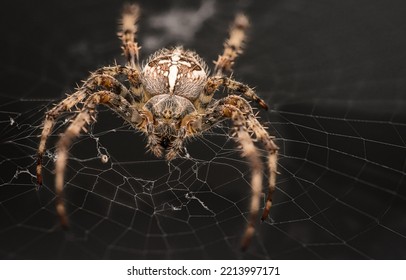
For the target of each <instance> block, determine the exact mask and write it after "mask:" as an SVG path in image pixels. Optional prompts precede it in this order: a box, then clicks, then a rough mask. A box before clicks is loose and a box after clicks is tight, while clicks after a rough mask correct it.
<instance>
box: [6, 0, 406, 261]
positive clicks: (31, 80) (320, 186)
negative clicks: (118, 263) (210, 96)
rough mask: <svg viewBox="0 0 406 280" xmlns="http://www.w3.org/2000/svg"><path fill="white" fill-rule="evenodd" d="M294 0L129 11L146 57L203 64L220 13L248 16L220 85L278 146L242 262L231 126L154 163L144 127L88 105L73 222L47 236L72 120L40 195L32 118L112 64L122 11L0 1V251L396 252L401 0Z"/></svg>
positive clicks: (241, 215)
mask: <svg viewBox="0 0 406 280" xmlns="http://www.w3.org/2000/svg"><path fill="white" fill-rule="evenodd" d="M307 2H308V1H300V0H289V1H237V2H236V1H207V2H204V1H202V2H201V3H200V2H198V1H196V2H195V1H193V2H192V3H191V1H189V2H188V1H170V2H164V3H161V1H159V4H158V1H156V2H154V1H148V2H147V1H141V6H142V8H143V17H142V18H141V22H140V34H139V37H140V38H139V39H140V42H141V44H142V45H143V49H142V54H143V56H144V57H147V55H148V54H150V53H151V52H153V51H154V50H155V48H157V47H161V46H162V47H163V46H168V45H173V44H178V43H182V44H184V45H185V46H186V47H188V48H192V49H195V50H196V51H197V52H198V53H200V54H201V55H202V56H203V57H204V58H205V60H206V61H208V62H209V61H210V60H211V59H215V58H216V57H217V55H218V53H220V51H221V44H222V42H223V38H225V36H226V32H227V27H228V24H229V22H230V21H231V20H232V18H233V16H234V14H235V12H237V11H239V10H244V11H245V12H246V13H247V14H248V15H249V16H250V18H251V21H252V26H253V27H252V29H251V31H250V40H249V42H248V43H247V49H246V53H245V54H244V55H243V56H242V57H241V58H240V59H239V60H238V64H237V65H236V69H235V70H236V72H235V73H234V77H235V78H236V79H238V80H240V81H243V82H247V83H248V84H250V85H255V86H256V89H257V91H258V93H259V95H260V96H262V97H263V98H265V99H266V101H267V102H268V104H270V108H271V110H270V111H269V112H260V117H261V121H262V122H263V123H265V124H266V126H267V127H268V130H269V132H270V133H271V134H273V135H275V136H276V142H277V144H278V145H279V146H280V148H281V149H280V159H279V170H280V172H281V174H280V175H279V176H278V185H277V191H276V193H275V195H274V204H273V207H272V209H271V213H270V219H269V220H267V221H265V222H263V223H259V222H258V224H257V227H256V229H257V232H256V234H255V237H254V239H253V242H252V245H251V246H250V248H249V249H248V251H247V252H241V251H240V250H239V241H240V238H241V235H242V233H243V231H244V229H245V226H246V224H247V217H248V212H249V202H250V198H251V189H250V185H249V181H250V169H249V166H248V165H247V163H246V161H245V160H244V159H243V158H241V156H240V151H239V149H238V148H237V145H236V144H235V142H234V140H233V139H232V138H231V137H230V134H229V125H230V124H229V123H224V124H222V125H221V126H219V127H218V128H215V129H213V130H212V131H211V132H209V133H207V134H206V135H204V137H202V138H200V139H196V140H194V141H191V142H190V143H188V145H187V152H186V153H185V156H184V157H183V158H180V159H176V160H174V161H172V162H170V163H168V162H166V161H164V160H162V159H157V158H154V157H153V156H152V155H150V154H148V153H146V152H145V139H144V137H143V136H142V135H141V134H139V133H135V132H134V131H133V130H132V129H131V128H129V127H128V126H127V125H124V124H123V122H122V120H120V119H118V118H117V117H116V116H115V115H114V114H112V113H111V112H110V111H108V110H106V109H104V108H100V111H99V114H98V121H97V122H96V124H94V125H93V126H92V127H91V128H90V129H89V134H88V135H82V136H81V137H79V138H78V139H77V141H75V142H74V144H73V145H72V147H71V149H70V158H69V163H68V170H67V174H66V179H65V180H66V185H65V198H66V205H67V209H68V213H69V219H70V223H71V229H70V230H69V231H63V230H61V229H60V227H59V224H58V221H57V219H56V217H55V209H54V208H55V206H54V200H55V194H54V185H53V181H54V174H53V169H54V160H55V149H54V144H55V141H57V139H58V135H59V133H61V132H63V129H64V128H65V127H66V124H67V122H68V121H69V118H70V117H71V114H65V115H63V116H62V117H61V119H60V120H59V121H58V123H57V125H56V128H55V131H54V133H53V134H52V136H51V137H50V140H49V142H48V149H47V153H46V155H45V158H44V185H43V186H42V187H41V188H40V189H38V190H37V189H36V184H35V181H36V179H35V160H36V155H35V154H36V150H37V146H38V143H39V139H38V135H39V134H40V131H41V124H42V121H43V116H44V113H45V111H46V109H47V108H50V107H51V106H52V104H54V103H55V102H57V101H58V100H59V99H60V98H62V97H63V93H71V92H72V90H73V88H74V87H75V83H76V82H78V81H80V80H81V79H84V78H85V77H86V76H87V73H88V71H90V70H94V69H96V68H97V67H100V66H102V65H108V64H112V63H114V58H116V59H117V60H119V59H121V57H120V50H119V48H118V45H119V42H118V40H117V39H116V38H115V36H114V34H115V32H116V23H117V20H116V19H117V17H118V15H119V12H120V7H121V3H113V2H108V1H98V2H97V4H95V2H92V1H81V2H80V3H74V4H73V3H67V2H66V3H65V2H60V3H58V4H57V5H56V4H55V3H54V1H41V3H36V4H35V5H34V4H31V3H28V2H27V3H25V2H23V3H18V1H13V2H10V1H9V2H8V3H7V7H5V8H3V9H1V10H2V11H3V12H7V15H2V17H1V20H2V25H1V26H2V28H3V34H4V36H3V37H2V38H1V40H2V45H3V46H4V47H5V49H6V51H5V52H4V53H3V54H6V57H4V58H3V59H2V60H1V61H2V63H1V64H0V67H1V68H2V72H3V75H2V87H1V89H0V90H1V94H0V95H1V103H0V104H1V105H0V134H1V143H0V149H1V153H0V156H1V158H0V170H1V176H0V256H1V257H2V258H6V259H14V258H17V259H21V258H26V259H27V258H28V259H29V258H32V259H43V258H45V259H55V258H58V259H67V258H71V259H72V258H73V259H81V258H94V259H99V258H108V259H113V258H120V259H130V258H131V259H134V258H142V259H154V258H159V259H162V258H165V259H223V258H228V259H234V258H251V259H255V258H258V259H264V258H265V259H268V258H269V259H388V258H390V259H404V258H405V257H406V255H405V251H404V250H403V248H405V247H406V218H405V215H404V213H405V210H406V189H405V187H406V183H405V171H406V161H405V158H406V144H405V141H406V139H405V138H406V113H405V108H406V106H405V101H406V98H405V92H406V80H405V76H406V71H405V70H404V69H405V68H404V65H405V62H406V55H405V49H406V41H405V39H404V34H406V26H405V22H404V16H403V15H404V14H405V5H404V4H403V3H402V2H400V1H398V3H392V5H391V6H385V4H383V3H381V2H380V1H356V3H355V2H354V1H347V2H348V3H345V1H344V2H342V1H341V2H340V1H325V0H323V1H312V3H307ZM392 2H396V1H392ZM3 5H5V4H3ZM13 5H15V6H13ZM17 7H18V9H17ZM113 11H114V12H113ZM72 18H77V19H81V20H77V21H72ZM179 21H180V22H181V23H182V24H181V26H183V27H184V28H185V30H182V31H181V32H179V28H180V27H179V26H180V25H179ZM10 22H13V23H15V24H12V25H11V26H10V24H9V23H10ZM163 23H164V24H163ZM187 27H189V28H187ZM143 42H145V43H143ZM221 96H224V94H222V93H219V95H218V97H221ZM105 159H108V160H107V162H103V160H105ZM263 160H266V158H265V156H264V157H263ZM266 176H267V174H264V177H266ZM264 187H265V186H264ZM262 206H263V199H262V205H261V207H262Z"/></svg>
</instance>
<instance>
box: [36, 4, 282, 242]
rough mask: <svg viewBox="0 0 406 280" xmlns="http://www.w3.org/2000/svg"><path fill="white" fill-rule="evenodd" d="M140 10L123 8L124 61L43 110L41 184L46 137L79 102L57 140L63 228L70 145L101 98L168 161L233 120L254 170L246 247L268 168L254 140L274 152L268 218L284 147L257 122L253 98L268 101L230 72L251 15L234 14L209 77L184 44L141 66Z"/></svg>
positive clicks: (93, 118)
mask: <svg viewBox="0 0 406 280" xmlns="http://www.w3.org/2000/svg"><path fill="white" fill-rule="evenodd" d="M139 11H140V9H139V7H138V5H135V4H127V5H125V6H124V9H123V13H122V21H121V25H120V32H119V33H118V35H119V38H121V40H122V44H123V45H122V49H123V53H124V56H125V57H126V59H127V63H126V65H124V66H121V65H115V66H108V67H102V68H100V69H98V70H96V71H95V72H93V73H92V74H91V75H90V77H89V78H88V79H87V80H86V81H84V83H83V85H82V86H81V87H79V88H78V89H77V91H76V92H74V93H73V94H71V95H69V96H68V97H66V98H65V99H64V100H62V101H61V102H59V103H58V104H57V105H55V106H54V107H53V108H52V109H50V110H49V111H47V113H46V114H45V120H44V126H43V130H42V134H41V140H40V144H39V148H38V160H37V170H36V171H37V180H38V184H39V185H41V184H42V157H43V154H44V151H45V144H46V140H47V138H48V136H49V135H50V133H51V131H52V128H53V126H54V124H55V122H56V120H57V118H58V117H59V116H60V115H61V114H62V113H63V112H66V111H70V110H72V109H73V108H78V111H77V113H76V115H75V116H74V118H73V119H72V122H71V123H70V124H69V126H68V127H67V129H66V130H65V132H64V133H63V134H62V135H61V136H60V139H59V141H58V143H57V146H56V148H57V149H56V153H57V157H56V163H55V178H56V179H55V188H56V211H57V215H58V217H59V220H60V223H61V226H62V227H64V228H67V227H68V217H67V214H66V209H65V205H64V202H63V187H64V173H65V168H66V163H67V159H68V149H69V147H70V145H71V143H72V141H73V139H74V138H75V137H77V136H78V135H79V134H80V132H81V131H82V130H83V131H85V132H86V126H87V125H90V124H91V123H93V122H95V121H96V113H97V110H96V109H97V106H98V105H99V104H103V105H105V106H107V107H108V108H110V109H111V110H113V111H114V112H115V113H116V114H118V115H119V116H120V117H121V118H123V119H124V120H125V121H126V122H127V123H128V124H130V125H131V126H132V127H133V128H134V129H136V130H139V131H141V132H143V133H144V134H145V135H146V138H147V148H148V149H149V150H150V151H151V152H152V153H153V154H154V155H155V156H157V157H162V156H165V158H166V160H168V161H170V160H172V159H174V158H176V157H177V156H178V155H179V154H181V153H182V150H183V143H184V142H185V140H186V139H189V138H192V137H195V136H200V135H201V134H202V133H203V132H205V131H207V130H209V129H210V128H212V127H213V126H215V125H217V124H219V122H222V121H224V120H226V119H231V121H232V124H233V128H232V129H233V132H234V134H233V135H234V137H235V139H236V141H237V142H239V144H240V145H241V149H242V154H243V156H245V157H246V158H247V160H248V162H249V164H250V166H251V168H252V177H251V187H252V200H251V207H250V215H249V221H248V225H247V228H246V230H245V233H244V235H243V237H242V241H241V247H242V249H246V248H247V246H248V245H249V243H250V241H251V239H252V236H253V234H254V231H255V228H254V225H255V222H256V219H257V215H258V211H259V207H260V198H261V194H262V176H263V175H262V174H263V173H262V169H263V166H262V161H261V159H260V153H259V151H258V149H257V148H256V147H255V145H254V142H255V141H259V142H261V143H262V144H263V146H264V147H265V149H266V151H267V153H268V169H269V173H270V175H269V190H268V196H267V199H266V203H265V207H264V211H263V214H262V220H264V219H266V218H267V216H268V213H269V209H270V207H271V204H272V194H273V192H274V190H275V182H276V175H277V173H278V172H277V154H278V147H277V146H276V144H275V143H274V142H273V140H272V139H273V138H274V137H272V136H270V135H269V134H268V132H267V131H266V130H265V128H264V127H263V126H262V125H261V124H260V123H259V122H258V120H257V118H256V117H255V115H254V113H253V109H252V107H251V105H250V104H249V103H248V101H247V100H246V99H248V100H253V101H255V102H256V103H258V104H259V105H260V106H261V107H262V108H264V109H268V107H267V105H266V104H265V102H264V101H263V100H262V99H261V98H259V97H258V96H257V95H256V93H255V92H254V90H253V89H252V88H250V87H249V86H247V85H245V84H243V83H240V82H238V81H235V80H233V79H232V78H231V75H229V73H231V71H232V66H233V65H234V60H235V59H236V57H237V56H238V55H239V54H240V53H241V52H242V45H243V42H244V39H245V31H246V29H247V28H248V25H249V24H248V19H247V17H245V16H244V15H242V14H238V15H237V16H236V18H235V20H234V22H233V24H232V26H231V29H230V33H229V38H228V39H227V40H226V41H225V43H224V52H223V54H222V55H220V56H219V57H218V59H217V61H216V62H214V63H215V69H214V74H213V75H209V70H208V67H207V66H206V63H205V62H204V61H203V60H202V59H201V58H200V57H199V55H198V54H197V53H195V52H194V51H190V50H185V49H183V48H182V47H181V46H178V47H174V48H171V49H161V50H158V51H157V52H155V53H154V54H153V55H151V56H150V57H149V58H148V59H147V61H146V62H145V63H144V65H142V66H140V64H139V60H138V58H139V50H140V47H139V46H138V43H137V41H136V33H137V29H138V27H137V21H138V18H139ZM224 73H227V74H228V75H226V74H224ZM220 87H223V88H225V89H227V91H228V95H227V96H226V97H224V98H221V99H218V100H216V99H213V95H214V93H215V92H216V91H217V90H218V89H219V88H220ZM251 135H252V136H251Z"/></svg>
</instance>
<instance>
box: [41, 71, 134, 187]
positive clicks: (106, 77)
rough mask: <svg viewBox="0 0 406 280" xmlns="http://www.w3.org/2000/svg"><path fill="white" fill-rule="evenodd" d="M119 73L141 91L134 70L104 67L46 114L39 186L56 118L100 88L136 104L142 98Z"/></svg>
mask: <svg viewBox="0 0 406 280" xmlns="http://www.w3.org/2000/svg"><path fill="white" fill-rule="evenodd" d="M119 74H124V75H126V76H127V77H128V80H129V82H130V85H131V87H132V88H140V89H139V91H141V85H140V84H139V83H140V82H139V75H138V73H137V72H134V70H132V69H128V68H126V67H119V66H117V67H104V68H100V69H99V70H97V71H96V72H94V73H93V74H92V75H91V76H90V78H89V79H88V80H87V81H85V83H84V84H83V86H81V87H80V88H79V89H78V90H77V91H76V92H75V93H73V94H71V95H69V96H68V97H67V98H65V99H64V100H62V101H61V102H59V103H58V104H57V105H55V107H53V108H52V109H50V110H49V111H48V112H47V113H46V114H45V120H44V125H43V129H42V132H41V139H40V144H39V147H38V151H37V166H36V173H37V183H38V185H39V186H41V185H42V161H43V155H44V152H45V148H46V141H47V139H48V137H49V135H50V134H51V132H52V129H53V127H54V125H55V122H56V120H57V119H58V117H59V116H60V115H61V114H62V113H64V112H66V111H70V110H71V109H72V108H73V107H75V106H76V105H77V104H78V103H80V102H81V101H82V100H83V99H85V98H86V97H87V96H89V95H91V94H92V93H94V92H96V91H98V89H99V88H105V89H108V90H110V91H113V92H115V93H117V94H119V95H120V96H122V97H124V98H127V99H129V101H130V102H131V103H135V104H136V103H137V100H136V98H137V99H141V98H140V97H137V96H136V95H135V94H132V93H130V92H129V90H128V89H127V88H126V87H125V86H124V85H123V84H121V83H120V82H119V81H118V80H117V79H115V78H114V76H116V75H119ZM135 93H137V91H135Z"/></svg>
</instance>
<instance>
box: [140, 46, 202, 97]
mask: <svg viewBox="0 0 406 280" xmlns="http://www.w3.org/2000/svg"><path fill="white" fill-rule="evenodd" d="M207 76H208V73H207V66H206V63H205V62H204V61H203V60H202V59H201V58H200V57H199V56H198V55H197V54H196V53H195V52H193V51H189V50H184V49H183V48H182V47H176V48H173V49H162V50H159V51H157V52H156V53H155V54H153V55H152V56H151V57H150V58H149V59H148V61H147V62H146V64H145V65H144V68H143V72H142V80H143V84H144V88H145V90H146V91H147V92H148V93H149V94H150V95H151V96H155V95H159V94H170V95H179V96H183V97H185V98H187V99H189V100H190V101H192V102H193V101H194V100H196V99H197V98H198V97H199V95H200V93H201V92H202V91H203V89H204V86H205V84H206V81H207Z"/></svg>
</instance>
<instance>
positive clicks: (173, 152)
mask: <svg viewBox="0 0 406 280" xmlns="http://www.w3.org/2000/svg"><path fill="white" fill-rule="evenodd" d="M185 137H186V127H185V126H181V127H180V128H179V131H178V134H177V135H176V138H175V140H173V141H172V144H171V148H170V149H169V151H168V152H167V153H166V160H167V161H171V160H173V159H174V158H176V157H177V156H178V154H180V153H181V151H182V148H183V142H184V141H185Z"/></svg>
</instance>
